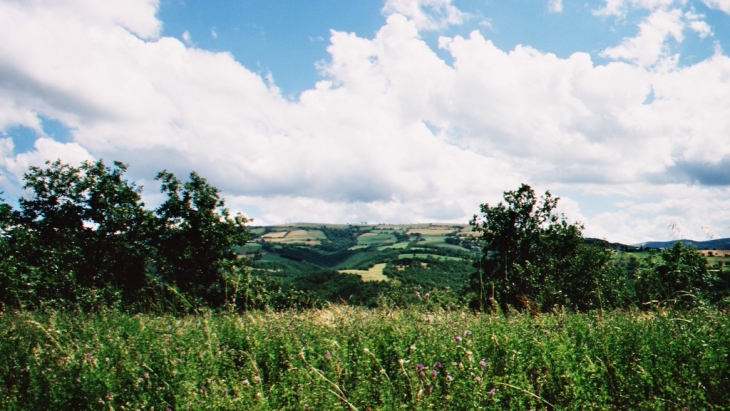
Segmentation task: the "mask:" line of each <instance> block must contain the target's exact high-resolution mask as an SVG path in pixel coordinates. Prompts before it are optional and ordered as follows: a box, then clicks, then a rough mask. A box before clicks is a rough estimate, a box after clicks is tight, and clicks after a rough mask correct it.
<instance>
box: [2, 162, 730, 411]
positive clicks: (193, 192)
mask: <svg viewBox="0 0 730 411" xmlns="http://www.w3.org/2000/svg"><path fill="white" fill-rule="evenodd" d="M126 168H127V166H126V165H124V164H121V163H114V165H113V166H112V167H109V166H107V165H105V164H104V163H103V162H102V161H98V162H95V163H92V162H86V163H83V164H81V165H80V166H79V167H73V166H70V165H67V164H62V163H61V162H59V161H56V162H53V163H47V164H46V167H45V168H41V167H32V168H31V169H30V170H29V172H28V173H27V174H26V175H25V185H24V188H25V189H26V192H27V196H26V197H24V198H21V199H20V200H19V203H18V208H17V209H15V208H13V207H12V206H10V205H8V204H5V203H0V389H1V390H2V393H1V394H0V408H3V409H11V410H13V409H17V410H21V409H109V408H111V409H138V408H139V409H152V408H154V409H171V410H173V409H261V410H268V409H306V408H312V409H350V410H366V409H395V408H406V409H443V408H446V407H453V408H455V409H477V408H484V409H518V410H521V409H525V410H527V409H695V408H704V409H730V406H728V404H730V388H728V387H730V358H728V356H729V355H730V348H728V347H730V322H729V321H728V318H730V317H728V315H727V311H726V310H727V309H728V306H729V305H730V304H729V303H730V297H729V296H730V275H729V272H728V271H726V270H724V268H725V266H724V264H723V262H722V261H721V260H719V261H717V262H715V263H714V264H713V265H712V266H711V265H710V264H709V263H708V259H707V258H706V257H705V256H704V255H702V254H700V253H699V252H698V251H697V250H696V249H694V248H692V247H691V246H687V245H685V244H684V243H682V242H677V243H675V244H673V245H671V246H669V247H666V248H664V249H662V250H648V251H647V250H643V249H638V250H637V249H635V248H632V247H628V246H624V245H615V244H609V243H606V242H603V241H595V240H594V241H587V240H586V239H584V238H583V237H582V226H581V225H579V224H575V223H569V222H568V221H567V220H566V219H565V218H564V217H562V216H560V215H557V214H555V213H554V210H555V207H556V205H557V201H558V199H557V198H553V197H552V196H551V195H550V193H549V192H547V193H545V195H544V196H542V197H541V198H538V197H537V196H536V194H535V192H534V191H533V190H532V189H531V188H530V187H529V186H526V185H522V186H521V187H519V188H518V190H516V191H508V192H506V193H505V196H504V202H501V203H499V204H497V205H496V206H490V205H489V204H483V205H482V206H481V208H480V211H481V215H475V216H474V218H473V219H472V221H471V222H470V223H471V227H472V228H473V231H472V232H471V233H468V234H465V233H464V231H463V230H461V228H459V227H456V228H454V229H453V230H452V228H447V229H442V228H433V230H431V231H429V230H430V229H431V228H429V227H421V228H419V229H412V228H411V229H409V228H403V227H397V226H392V227H376V226H365V225H363V226H338V227H334V226H325V225H322V226H318V225H309V226H307V227H299V228H301V229H299V228H298V234H297V235H299V236H300V237H296V236H293V237H294V238H295V240H296V239H297V238H299V239H300V240H296V241H295V240H291V241H290V240H288V239H287V238H286V236H287V235H288V234H286V235H279V234H285V233H279V234H277V233H276V232H275V229H274V228H272V227H256V228H250V227H247V225H246V224H247V223H248V220H247V219H246V218H245V217H244V216H242V215H237V216H231V215H230V214H229V212H228V211H227V210H226V209H225V208H224V206H225V204H224V201H223V199H221V198H220V196H219V191H218V190H217V189H216V188H215V187H213V186H211V185H210V184H208V183H207V181H206V180H205V179H204V178H202V177H200V176H199V175H197V174H196V173H191V174H190V176H189V179H188V180H187V181H181V180H179V179H177V178H176V177H175V176H174V175H173V174H172V173H169V172H167V171H162V172H160V173H159V174H158V176H157V180H158V181H159V182H160V185H161V187H160V191H161V193H162V194H163V196H164V201H163V202H162V204H161V205H160V206H159V207H157V208H155V209H148V208H146V207H145V205H144V204H143V203H142V201H141V195H140V193H141V187H137V186H136V185H135V184H134V183H131V182H128V181H127V180H125V179H124V178H123V174H124V172H125V171H126ZM305 228H306V229H305ZM429 232H430V233H432V234H428V233H429ZM433 233H439V234H438V235H437V234H433ZM272 234H276V235H274V236H271V235H272ZM267 235H269V237H266V236H267ZM307 236H309V237H307ZM252 238H253V239H254V240H255V241H253V242H252V241H251V239H252ZM267 238H268V240H267ZM713 258H715V257H713ZM376 265H377V267H378V272H377V273H375V274H373V273H371V272H369V271H365V270H368V269H372V268H373V267H374V266H376ZM358 270H359V271H358ZM380 271H382V274H381V273H380ZM353 272H354V273H361V274H353ZM366 274H368V275H373V276H374V278H375V279H376V280H379V279H381V278H385V279H387V281H363V278H364V276H365V275H366ZM376 274H377V275H376ZM383 275H384V277H383ZM353 306H362V307H369V308H358V307H353Z"/></svg>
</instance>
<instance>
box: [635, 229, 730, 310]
mask: <svg viewBox="0 0 730 411" xmlns="http://www.w3.org/2000/svg"><path fill="white" fill-rule="evenodd" d="M634 289H635V292H636V296H637V298H638V300H639V302H641V303H647V302H649V301H657V302H662V303H664V302H675V303H683V304H685V305H686V304H690V303H697V301H698V300H704V301H707V302H717V301H719V300H721V299H722V298H723V297H726V296H727V295H728V289H727V285H726V284H725V281H723V280H722V278H721V276H720V274H718V273H717V272H715V271H711V270H709V269H708V266H707V259H706V258H705V256H704V255H702V254H701V253H699V252H698V251H697V250H696V249H695V248H694V247H691V246H690V247H687V246H685V245H683V244H682V243H681V242H676V243H674V245H673V246H672V247H669V248H665V249H663V250H661V251H660V252H659V253H658V255H657V256H656V258H654V257H653V256H650V257H649V258H647V259H645V260H643V264H642V265H641V266H640V267H639V268H638V270H637V274H636V277H635V281H634Z"/></svg>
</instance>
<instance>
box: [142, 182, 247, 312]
mask: <svg viewBox="0 0 730 411" xmlns="http://www.w3.org/2000/svg"><path fill="white" fill-rule="evenodd" d="M157 180H160V181H161V182H162V189H161V191H162V193H163V194H166V195H167V200H166V201H165V202H164V203H163V204H162V205H161V206H160V207H159V208H158V209H157V210H155V214H156V216H157V221H156V230H155V231H156V232H155V236H154V238H153V240H152V242H153V244H154V250H155V255H154V270H155V272H156V274H157V275H158V276H159V278H161V279H162V280H163V281H164V282H166V283H168V284H173V285H175V286H176V287H177V288H178V290H179V291H181V292H183V293H184V294H187V295H191V296H198V297H200V298H202V299H203V300H204V301H205V302H206V303H208V304H213V305H221V304H223V303H224V302H225V299H226V294H227V292H228V291H233V290H229V289H228V285H227V283H226V279H225V276H224V274H225V273H231V272H238V273H239V274H241V275H242V276H246V278H244V279H243V283H244V284H247V283H249V282H250V281H249V280H250V279H249V278H248V276H249V275H250V274H249V273H248V271H247V270H246V269H245V268H244V267H243V261H239V259H238V255H237V254H236V252H235V247H236V246H241V245H243V244H245V243H246V241H248V239H249V232H248V230H247V229H246V226H245V224H246V223H247V222H248V219H247V218H246V217H245V216H243V215H242V214H238V215H236V216H234V217H231V215H230V213H229V212H228V210H227V209H226V208H224V207H225V201H224V200H223V199H221V198H220V195H219V194H220V191H219V190H218V189H217V188H215V187H213V186H211V185H210V184H208V182H207V181H206V180H205V179H204V178H202V177H200V176H199V175H198V174H197V173H195V172H192V173H190V179H189V181H187V182H184V183H183V182H182V181H180V180H178V179H177V178H176V177H175V175H174V174H172V173H170V172H167V171H162V172H160V173H159V174H158V175H157ZM236 281H237V283H239V284H240V281H241V280H240V279H236ZM235 292H238V290H235Z"/></svg>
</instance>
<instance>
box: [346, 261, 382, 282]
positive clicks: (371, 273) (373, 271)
mask: <svg viewBox="0 0 730 411" xmlns="http://www.w3.org/2000/svg"><path fill="white" fill-rule="evenodd" d="M386 265H387V264H385V263H380V264H375V265H374V266H372V267H370V268H369V269H367V270H339V272H341V273H347V274H357V275H359V276H360V278H362V280H363V281H390V279H389V278H388V277H386V276H385V275H383V269H385V266H386Z"/></svg>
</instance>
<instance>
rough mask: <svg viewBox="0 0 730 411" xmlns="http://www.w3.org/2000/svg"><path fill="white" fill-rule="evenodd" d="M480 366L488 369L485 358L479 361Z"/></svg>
mask: <svg viewBox="0 0 730 411" xmlns="http://www.w3.org/2000/svg"><path fill="white" fill-rule="evenodd" d="M479 366H481V367H486V366H487V361H486V360H485V359H484V358H482V360H481V361H479Z"/></svg>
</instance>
